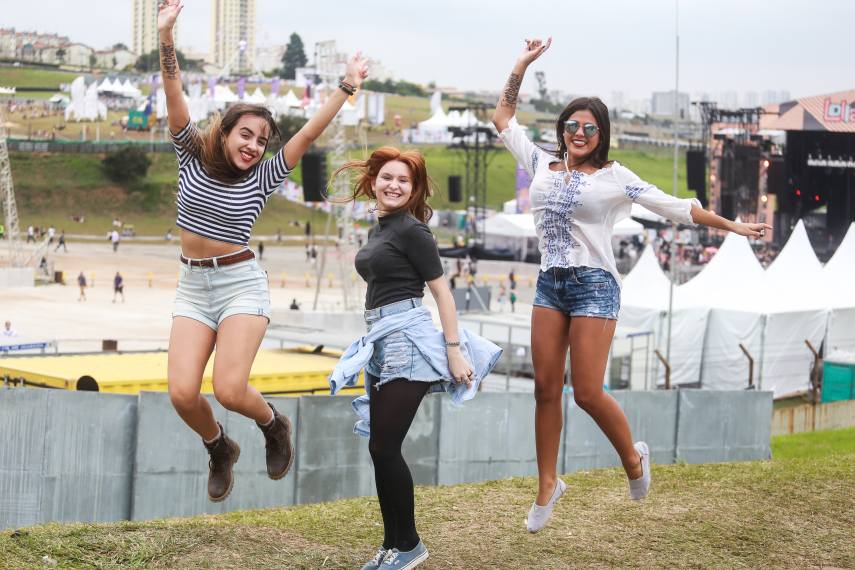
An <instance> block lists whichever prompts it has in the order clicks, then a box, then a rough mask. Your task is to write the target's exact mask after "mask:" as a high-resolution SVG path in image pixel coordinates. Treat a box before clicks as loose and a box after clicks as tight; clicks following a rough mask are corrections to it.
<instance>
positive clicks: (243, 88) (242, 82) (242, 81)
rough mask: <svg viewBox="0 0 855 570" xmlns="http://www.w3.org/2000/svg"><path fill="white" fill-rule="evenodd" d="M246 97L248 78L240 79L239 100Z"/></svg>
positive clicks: (238, 83) (238, 87) (238, 84)
mask: <svg viewBox="0 0 855 570" xmlns="http://www.w3.org/2000/svg"><path fill="white" fill-rule="evenodd" d="M244 95H246V77H238V82H237V98H238V99H243V96H244Z"/></svg>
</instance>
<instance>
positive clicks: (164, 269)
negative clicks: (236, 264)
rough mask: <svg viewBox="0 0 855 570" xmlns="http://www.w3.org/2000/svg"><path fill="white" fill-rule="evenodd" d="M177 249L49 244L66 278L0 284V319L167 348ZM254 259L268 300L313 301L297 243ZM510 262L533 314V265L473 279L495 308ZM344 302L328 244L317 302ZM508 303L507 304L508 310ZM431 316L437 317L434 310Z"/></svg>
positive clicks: (335, 306)
mask: <svg viewBox="0 0 855 570" xmlns="http://www.w3.org/2000/svg"><path fill="white" fill-rule="evenodd" d="M255 242H256V239H255V238H253V242H252V245H256V243H255ZM268 243H269V242H268ZM0 248H2V249H3V250H6V242H0ZM32 250H33V247H31V246H25V251H28V252H29V251H32ZM180 251H181V250H180V246H179V245H178V244H175V245H171V246H170V245H167V244H165V243H163V242H160V241H156V242H154V241H143V240H136V241H135V240H132V239H126V240H124V241H122V242H121V243H120V245H119V249H118V251H117V252H115V253H114V252H113V248H112V245H111V244H110V243H109V242H107V241H106V240H104V241H100V240H98V241H92V240H87V241H70V242H69V243H68V252H67V253H65V252H63V251H62V250H60V251H59V252H54V251H53V248H51V253H50V256H49V257H48V261H49V262H50V261H53V262H54V269H55V270H56V271H64V272H65V285H60V284H50V285H40V286H37V287H35V288H29V289H11V288H4V289H0V326H2V323H4V322H5V321H7V320H8V321H11V323H12V327H13V328H14V329H16V330H17V331H18V334H19V335H20V336H21V337H22V338H28V339H40V340H54V339H55V340H57V341H58V343H59V350H60V351H61V352H77V351H86V352H88V351H98V350H101V341H102V340H105V339H110V340H118V341H119V350H123V351H125V350H152V349H166V348H167V347H168V341H169V331H170V327H171V323H172V319H171V311H172V303H173V301H174V297H175V288H176V285H177V278H178V268H179V261H178V256H179V254H180ZM2 253H3V254H4V255H3V256H2V257H3V258H5V259H8V250H6V251H3V252H2ZM27 255H29V254H27ZM5 259H4V262H5ZM319 261H320V259H319ZM0 263H1V262H0ZM6 263H7V262H6ZM4 264H5V263H4ZM259 264H260V265H261V267H262V268H263V269H264V270H265V271H267V272H268V275H269V278H270V297H271V306H272V307H273V308H279V309H287V308H288V307H289V305H290V304H291V301H292V300H293V299H296V300H297V303H298V304H299V305H300V306H301V308H302V309H304V310H311V309H312V305H313V303H314V298H315V284H316V277H315V276H316V274H317V272H316V268H315V266H313V265H312V264H311V263H310V262H307V260H306V254H305V249H304V248H303V247H302V246H293V245H289V246H285V245H283V246H272V245H271V246H267V247H265V249H264V257H263V259H262V260H261V261H260V262H259ZM512 265H513V266H515V267H516V273H517V275H518V280H519V281H518V282H519V287H518V289H517V294H518V297H519V301H518V302H517V307H516V310H517V312H518V313H522V314H530V313H531V305H530V303H531V301H532V300H533V298H534V288H533V287H530V286H529V281H528V275H530V274H531V275H533V277H534V278H535V279H536V276H537V267H536V266H533V265H526V264H511V263H505V262H488V261H487V262H483V261H482V262H479V274H478V281H479V283H478V284H479V285H482V284H483V279H482V276H483V275H484V274H486V275H488V276H489V279H490V281H489V284H490V285H491V286H493V287H494V301H493V306H492V309H493V310H498V303H497V302H496V301H495V293H496V289H497V287H498V276H499V275H500V274H501V275H503V276H504V280H505V283H506V284H507V273H508V271H509V270H510V268H511V266H512ZM81 271H82V272H83V274H84V275H85V276H86V281H87V283H88V284H89V286H88V287H87V288H86V300H85V301H79V300H78V298H79V297H80V288H79V287H78V286H77V276H78V275H79V274H80V272H81ZM117 271H119V272H121V273H123V275H124V282H125V286H124V293H125V301H124V302H122V299H121V296H118V297H117V301H116V302H115V303H113V297H114V295H113V277H114V276H115V274H116V272H117ZM283 273H284V274H285V283H284V287H283V282H282V276H283ZM306 273H309V274H310V280H309V285H310V286H309V287H307V286H306ZM329 273H333V287H330V283H329ZM93 274H94V279H93ZM149 276H151V280H149ZM357 282H358V283H359V295H360V298H364V295H365V283H364V282H363V281H362V280H361V279H359V278H358V277H357ZM460 285H461V283H460V282H458V286H460ZM425 306H427V307H428V308H430V309H431V310H432V311H433V312H434V315H435V316H436V304H435V302H434V301H433V298H432V297H431V295H430V292H429V291H426V295H425ZM342 307H343V303H342V290H341V280H340V265H339V259H338V257H337V254H336V253H335V248H334V247H330V251H329V253H328V256H327V263H326V267H325V270H324V276H323V279H322V280H321V288H320V296H319V299H318V310H326V311H340V310H342ZM509 309H510V306H509V305H506V307H505V310H506V311H507V310H509ZM436 320H437V322H438V318H437V319H436Z"/></svg>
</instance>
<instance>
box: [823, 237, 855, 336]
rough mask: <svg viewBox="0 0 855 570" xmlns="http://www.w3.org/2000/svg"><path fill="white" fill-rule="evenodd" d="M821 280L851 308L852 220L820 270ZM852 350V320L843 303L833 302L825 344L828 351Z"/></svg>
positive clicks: (854, 295)
mask: <svg viewBox="0 0 855 570" xmlns="http://www.w3.org/2000/svg"><path fill="white" fill-rule="evenodd" d="M822 273H823V276H824V280H825V281H826V282H827V284H828V286H829V287H830V288H833V289H835V291H837V292H839V293H842V297H843V298H844V299H846V300H847V301H848V302H847V303H846V305H849V306H850V307H851V304H855V223H853V224H852V225H850V226H849V231H848V232H846V237H844V238H843V241H842V242H841V244H840V246H839V247H838V248H837V251H836V252H834V255H833V256H832V258H831V259H830V260H829V261H828V263H826V264H825V267H824V268H823V270H822ZM835 349H838V350H841V349H842V350H850V351H851V350H855V320H853V319H852V317H851V310H850V309H849V307H847V306H841V305H840V304H839V303H836V302H835V303H833V304H832V307H831V318H830V320H829V325H828V346H827V347H826V352H828V351H830V350H835Z"/></svg>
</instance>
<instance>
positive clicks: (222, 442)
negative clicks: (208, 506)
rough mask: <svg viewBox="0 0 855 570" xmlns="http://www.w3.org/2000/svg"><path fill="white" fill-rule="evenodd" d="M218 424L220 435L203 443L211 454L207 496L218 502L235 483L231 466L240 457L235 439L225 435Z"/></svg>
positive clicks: (227, 493) (224, 497)
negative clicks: (212, 441) (211, 440)
mask: <svg viewBox="0 0 855 570" xmlns="http://www.w3.org/2000/svg"><path fill="white" fill-rule="evenodd" d="M217 425H218V426H220V435H219V437H217V440H216V441H214V443H211V444H208V443H205V448H206V449H207V450H208V454H209V455H210V456H211V459H210V461H208V469H209V470H210V472H209V473H208V498H209V499H211V500H212V501H214V502H215V503H219V502H220V501H224V500H225V499H226V497H228V496H229V493H231V492H232V487H233V486H234V484H235V476H234V473H232V466H234V464H235V463H237V461H238V458H240V446H239V445H238V444H237V442H236V441H235V440H233V439H232V438H230V437H229V436H227V435H226V432H225V431H224V430H223V426H221V425H220V423H219V422H217Z"/></svg>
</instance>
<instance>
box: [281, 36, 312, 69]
mask: <svg viewBox="0 0 855 570" xmlns="http://www.w3.org/2000/svg"><path fill="white" fill-rule="evenodd" d="M308 61H309V60H308V59H307V58H306V52H305V51H304V49H303V40H302V39H300V36H299V35H297V32H294V33H293V34H291V38H290V40H289V41H288V46H287V47H286V48H285V54H284V55H283V56H282V77H284V78H285V79H296V77H297V68H298V67H305V66H306V63H307V62H308Z"/></svg>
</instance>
